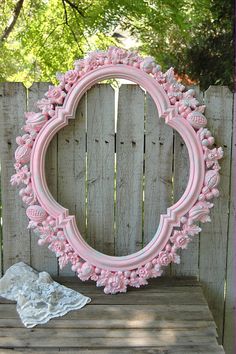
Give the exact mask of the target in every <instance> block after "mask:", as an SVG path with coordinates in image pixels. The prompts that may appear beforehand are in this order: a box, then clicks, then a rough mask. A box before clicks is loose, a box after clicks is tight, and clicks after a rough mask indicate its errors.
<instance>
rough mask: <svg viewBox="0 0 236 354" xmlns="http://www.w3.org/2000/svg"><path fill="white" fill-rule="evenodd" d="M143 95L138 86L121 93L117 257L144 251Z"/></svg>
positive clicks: (117, 186) (119, 108)
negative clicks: (142, 249) (141, 249)
mask: <svg viewBox="0 0 236 354" xmlns="http://www.w3.org/2000/svg"><path fill="white" fill-rule="evenodd" d="M143 147H144V92H143V90H142V89H141V88H139V87H138V86H136V85H122V86H121V87H120V90H119V101H118V118H117V137H116V157H117V165H116V169H117V179H116V240H115V250H116V255H118V256H122V255H127V254H130V253H133V252H135V251H137V250H139V249H140V248H142V199H143Z"/></svg>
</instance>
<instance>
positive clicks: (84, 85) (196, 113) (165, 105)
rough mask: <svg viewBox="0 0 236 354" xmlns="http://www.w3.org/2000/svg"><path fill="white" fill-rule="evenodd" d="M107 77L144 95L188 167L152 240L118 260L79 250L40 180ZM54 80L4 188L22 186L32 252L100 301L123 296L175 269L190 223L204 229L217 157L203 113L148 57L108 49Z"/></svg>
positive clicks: (73, 230)
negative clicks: (92, 289)
mask: <svg viewBox="0 0 236 354" xmlns="http://www.w3.org/2000/svg"><path fill="white" fill-rule="evenodd" d="M112 77H118V78H124V79H128V80H132V81H134V82H136V83H137V84H139V85H141V86H142V87H144V88H145V89H146V90H147V91H148V92H149V94H150V95H151V96H152V98H153V100H154V102H155V104H156V106H157V109H158V112H159V116H160V119H164V120H165V123H166V124H168V125H169V126H171V127H172V128H174V129H176V130H177V131H178V133H179V134H180V135H181V136H182V138H183V139H184V142H185V144H186V146H187V149H188V153H189V161H190V176H189V181H188V185H187V188H186V190H185V192H184V194H183V196H182V197H181V198H180V200H179V201H178V202H177V203H176V204H174V205H173V206H171V207H170V208H168V209H167V212H166V214H164V215H161V217H160V224H159V227H158V229H157V232H156V234H155V235H154V237H153V239H152V240H151V241H150V242H149V244H148V245H147V246H146V247H144V248H143V249H142V250H140V251H138V252H136V253H133V254H131V255H128V256H123V257H113V256H108V255H105V254H102V253H100V252H97V251H96V250H94V249H93V248H91V247H90V246H89V245H88V244H87V243H86V242H85V240H84V239H83V237H82V236H81V234H80V232H79V230H78V228H77V225H76V222H75V217H74V216H73V215H69V212H68V210H67V209H65V208H64V207H62V206H61V205H59V204H58V203H57V202H56V201H55V200H54V199H53V197H52V195H51V194H50V192H49V190H48V187H47V185H46V182H45V176H44V174H45V171H44V159H45V154H46V150H47V146H48V144H49V142H50V141H51V139H52V138H53V136H54V135H55V134H56V132H57V131H58V130H60V129H61V128H63V127H64V126H66V125H67V124H68V119H74V117H75V109H76V107H77V105H78V102H79V101H80V99H81V97H82V96H83V94H84V93H85V92H86V90H87V89H88V88H89V87H91V86H92V85H94V84H95V83H96V82H98V81H101V80H102V79H108V78H112ZM58 80H59V84H58V86H55V87H54V86H50V87H49V89H48V91H47V92H46V94H45V97H44V98H42V99H41V100H40V101H39V102H38V103H37V105H38V107H39V109H40V112H39V113H35V112H27V113H26V114H25V118H26V122H25V125H24V126H23V130H24V131H25V133H24V134H23V135H22V136H18V137H17V138H16V142H17V144H18V147H17V149H16V152H15V160H16V163H15V165H14V166H15V170H16V173H15V174H14V175H13V176H12V177H11V183H12V184H13V185H20V184H22V185H23V187H22V188H21V190H20V193H19V194H20V196H21V197H22V199H23V201H24V203H25V204H26V205H28V206H27V209H26V214H27V217H28V218H29V226H28V227H29V228H31V229H33V230H34V231H35V233H36V235H37V237H38V244H39V245H48V248H49V249H50V250H51V251H53V252H55V254H56V257H58V261H59V265H60V267H61V268H63V267H64V266H65V265H66V264H67V263H70V264H71V268H72V270H73V271H74V272H76V274H77V275H78V277H79V278H80V279H81V280H83V281H86V280H88V279H91V280H94V281H95V282H96V284H97V286H103V287H104V292H105V293H106V294H115V293H118V292H126V291H127V287H128V286H133V287H136V288H139V287H140V286H142V285H146V284H148V282H147V280H148V279H149V278H156V277H159V276H161V274H162V269H163V267H165V266H168V265H169V264H170V263H171V262H174V263H179V262H180V257H179V255H178V249H180V248H182V249H186V248H187V247H188V244H189V242H191V240H192V238H193V237H194V236H195V235H197V234H198V233H199V232H200V231H201V228H200V227H199V226H198V225H196V223H197V222H199V221H200V222H202V223H205V222H209V221H211V219H210V209H211V208H212V207H213V203H212V202H211V200H212V199H213V198H214V197H218V195H219V190H218V184H219V181H220V176H219V170H220V166H219V160H220V159H221V158H222V156H223V150H222V148H221V147H219V148H216V147H212V146H213V144H214V138H213V136H212V134H211V132H210V131H209V130H208V129H207V128H206V125H207V119H206V117H205V116H204V110H205V106H204V105H200V103H199V102H198V100H197V99H196V97H195V91H194V90H193V89H190V90H187V91H186V90H185V87H184V86H183V85H182V84H181V83H180V82H178V81H177V80H176V79H175V76H174V70H173V68H170V69H169V70H168V71H167V72H166V73H163V72H162V71H161V67H160V65H158V64H156V63H155V60H154V59H153V58H151V57H146V58H142V57H141V56H139V55H138V53H136V52H130V51H127V50H124V49H121V48H116V47H110V48H109V49H108V51H106V52H105V51H96V52H92V53H90V54H89V55H88V57H87V58H85V59H81V60H77V61H76V62H75V68H74V70H70V71H68V72H67V73H65V74H64V75H62V74H60V75H58ZM157 119H158V118H157Z"/></svg>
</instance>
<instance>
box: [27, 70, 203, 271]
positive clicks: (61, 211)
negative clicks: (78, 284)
mask: <svg viewBox="0 0 236 354" xmlns="http://www.w3.org/2000/svg"><path fill="white" fill-rule="evenodd" d="M112 77H117V78H122V79H127V80H131V81H134V82H135V83H137V84H139V85H140V86H142V87H143V88H145V89H146V90H147V91H148V92H149V93H150V95H151V96H152V98H153V100H154V102H155V104H156V106H157V109H158V112H159V116H160V117H162V118H165V121H166V123H167V124H168V125H169V126H171V127H172V128H174V129H176V130H177V131H178V133H179V134H180V135H181V136H182V138H183V139H184V141H185V143H186V146H187V148H188V152H189V161H190V174H189V181H188V185H187V188H186V190H185V193H184V194H183V196H182V197H181V199H180V200H179V201H178V202H177V203H176V204H174V205H173V206H172V207H170V208H168V209H167V213H166V214H165V215H161V218H160V224H159V226H158V229H157V232H156V234H155V235H154V237H153V239H152V240H151V242H150V243H149V244H148V245H147V246H146V247H145V248H143V249H141V250H140V251H139V252H136V253H133V254H130V255H128V256H123V257H113V256H108V255H105V254H102V253H100V252H98V251H96V250H95V249H93V248H92V247H90V246H89V245H88V244H87V243H86V242H85V240H84V239H83V237H82V235H81V234H80V232H79V230H78V227H77V225H76V222H75V216H74V215H69V211H68V209H65V208H64V207H62V206H61V205H60V204H58V203H57V202H56V201H55V200H54V198H53V197H52V195H51V193H50V191H49V189H48V186H47V183H46V179H45V171H44V166H45V155H46V151H47V147H48V145H49V143H50V141H51V140H52V138H53V136H54V135H55V134H56V132H58V131H59V130H60V129H61V128H63V127H64V126H65V125H67V124H68V119H74V117H75V111H76V107H77V105H78V103H79V101H80V99H81V98H82V96H83V94H84V93H85V92H86V91H87V90H88V89H89V88H90V87H91V86H92V85H94V84H95V83H96V82H98V81H101V80H104V79H108V78H112ZM31 173H32V183H33V188H34V191H35V193H36V196H37V198H38V201H39V202H40V204H41V206H42V207H43V208H44V209H45V210H46V211H47V213H48V214H49V215H51V216H53V217H54V218H55V219H56V222H57V226H62V225H63V229H64V232H65V234H66V237H67V239H68V241H69V242H70V244H71V245H72V246H73V248H74V250H76V252H78V254H80V255H81V256H82V257H83V259H85V260H86V261H88V262H89V263H91V264H93V265H95V266H96V267H99V268H105V269H108V270H112V271H119V270H122V271H123V270H131V269H134V268H138V267H139V266H141V265H143V264H146V263H147V262H149V261H151V260H152V259H153V258H154V257H155V256H156V255H157V254H158V253H159V252H160V251H161V250H162V249H163V247H164V246H165V244H166V243H167V241H168V239H169V238H170V234H171V232H172V229H173V226H179V224H180V218H181V217H182V216H184V214H185V213H186V212H187V211H188V210H190V209H191V207H192V206H193V205H194V204H195V202H196V201H197V199H198V196H199V194H200V191H201V187H202V184H203V179H204V173H205V169H204V160H203V152H202V146H201V143H200V141H199V139H197V136H196V133H195V131H194V129H193V127H192V126H191V125H190V124H189V123H188V122H187V121H186V120H185V119H184V118H182V117H181V116H180V115H179V114H178V112H177V109H176V108H175V107H174V108H173V107H171V105H170V103H169V99H168V96H167V94H166V93H165V91H164V89H163V88H162V87H161V85H160V84H159V83H158V82H157V81H156V80H155V79H153V78H151V77H150V76H149V75H148V74H147V73H145V72H144V71H141V70H139V69H137V68H133V67H129V66H123V65H120V66H119V65H109V66H105V67H101V68H98V69H96V70H93V71H91V72H89V73H87V74H86V75H85V76H84V77H83V78H82V79H81V80H80V81H78V83H77V84H76V85H75V86H74V87H73V90H71V91H70V92H69V94H68V95H67V97H66V99H65V102H64V105H63V107H57V108H56V112H55V117H54V119H53V120H49V121H48V123H47V124H46V125H45V126H44V127H43V128H42V130H41V131H40V133H39V135H38V136H37V138H36V141H35V143H34V146H33V150H32V154H31Z"/></svg>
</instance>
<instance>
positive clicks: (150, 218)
mask: <svg viewBox="0 0 236 354" xmlns="http://www.w3.org/2000/svg"><path fill="white" fill-rule="evenodd" d="M172 154H173V131H172V128H170V127H169V126H167V125H166V124H165V121H164V120H163V119H160V118H159V116H158V111H157V109H156V105H155V103H154V102H153V99H152V98H151V96H150V95H149V94H147V96H146V121H145V183H144V245H146V244H147V243H148V242H149V241H151V239H152V238H153V236H154V234H155V232H156V230H157V227H158V224H159V221H160V215H161V214H165V213H166V210H167V208H168V207H170V206H171V205H172V204H173V201H172V187H173V186H172ZM164 271H165V274H166V273H169V267H168V268H166V269H165V270H164Z"/></svg>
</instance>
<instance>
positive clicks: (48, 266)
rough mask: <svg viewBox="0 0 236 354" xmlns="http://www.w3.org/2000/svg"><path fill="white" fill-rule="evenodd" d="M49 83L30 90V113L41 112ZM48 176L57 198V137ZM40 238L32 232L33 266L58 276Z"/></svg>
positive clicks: (53, 259)
mask: <svg viewBox="0 0 236 354" xmlns="http://www.w3.org/2000/svg"><path fill="white" fill-rule="evenodd" d="M48 85H49V83H46V82H35V83H33V85H32V86H31V87H30V88H29V89H28V108H27V110H28V111H33V112H39V109H38V108H37V106H36V102H37V101H38V100H40V99H42V98H43V97H44V94H45V92H47V89H48ZM46 157H47V158H46V162H45V164H46V174H47V182H48V186H49V189H50V191H51V192H52V195H53V196H54V197H57V137H55V138H54V139H53V141H52V142H51V144H50V145H49V147H48V150H47V155H46ZM37 241H38V237H37V236H36V235H35V233H34V232H33V231H31V244H30V252H31V266H32V267H34V268H35V269H37V270H38V271H46V272H49V273H50V274H52V275H57V274H58V265H57V259H56V257H55V255H54V254H53V253H52V252H51V251H50V250H49V249H48V248H47V247H46V246H44V247H39V246H38V243H37Z"/></svg>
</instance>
